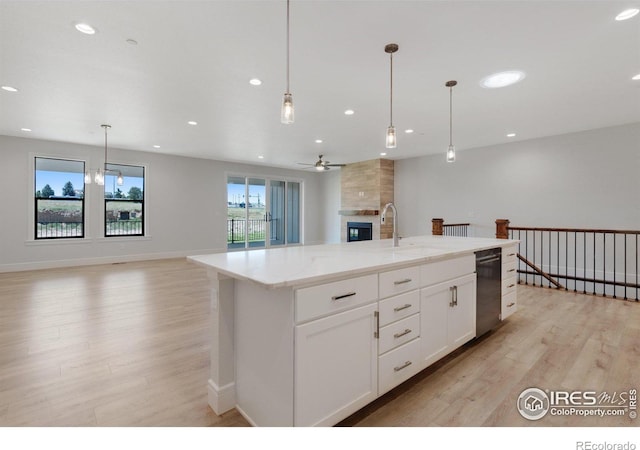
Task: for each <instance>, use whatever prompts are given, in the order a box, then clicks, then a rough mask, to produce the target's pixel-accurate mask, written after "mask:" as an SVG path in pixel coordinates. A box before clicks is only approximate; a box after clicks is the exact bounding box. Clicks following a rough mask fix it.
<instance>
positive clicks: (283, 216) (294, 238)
mask: <svg viewBox="0 0 640 450" xmlns="http://www.w3.org/2000/svg"><path fill="white" fill-rule="evenodd" d="M301 190H302V189H301V182H299V181H289V180H282V179H269V178H257V177H244V176H228V177H227V248H228V249H230V250H231V249H246V248H264V247H273V246H280V245H288V244H299V243H301V239H300V235H301V230H300V226H301V221H300V213H301V206H302V205H301Z"/></svg>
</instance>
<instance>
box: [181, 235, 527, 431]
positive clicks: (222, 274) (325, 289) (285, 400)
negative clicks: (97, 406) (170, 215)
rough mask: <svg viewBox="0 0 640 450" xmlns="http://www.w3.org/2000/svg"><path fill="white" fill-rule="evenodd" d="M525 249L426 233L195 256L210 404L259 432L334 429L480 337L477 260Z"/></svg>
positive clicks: (505, 298)
mask: <svg viewBox="0 0 640 450" xmlns="http://www.w3.org/2000/svg"><path fill="white" fill-rule="evenodd" d="M516 244H517V241H512V240H504V239H486V238H459V237H444V236H417V237H410V238H404V239H402V240H401V241H400V245H399V246H398V247H393V246H392V241H391V240H376V241H364V242H352V243H343V244H329V245H314V246H297V247H286V248H274V249H268V250H250V251H242V252H229V253H218V254H211V255H199V256H193V257H189V260H191V261H193V262H195V263H198V264H201V265H204V266H206V267H207V268H208V271H209V278H210V280H211V330H212V342H211V378H210V380H209V383H208V399H209V405H210V406H211V408H212V409H213V410H214V411H215V412H216V413H217V414H222V413H223V412H225V411H228V410H230V409H232V408H234V407H235V408H237V409H238V410H239V411H240V413H241V414H242V415H243V416H244V417H245V418H247V420H248V421H249V422H250V423H251V424H253V425H257V426H315V425H334V424H336V423H338V422H339V421H340V420H342V419H344V418H346V417H348V416H349V415H351V414H353V413H354V412H355V411H357V410H358V409H360V408H362V407H363V406H365V405H366V404H368V403H369V402H371V401H373V400H374V399H376V398H377V397H379V396H381V395H383V394H384V393H385V392H387V391H389V390H390V389H392V388H393V387H395V386H397V385H398V384H400V383H402V382H404V381H406V380H407V379H408V378H410V377H412V376H413V375H415V374H416V373H418V372H419V371H421V370H423V369H425V368H426V367H428V366H429V365H431V364H433V363H434V362H435V361H437V360H439V359H441V358H442V357H444V356H445V355H447V354H448V353H450V352H452V351H453V350H455V349H456V348H458V347H460V346H461V345H463V344H464V343H466V342H468V341H469V340H471V339H473V338H474V337H475V334H476V329H475V321H476V273H475V254H474V253H475V252H476V251H480V250H486V249H490V248H498V247H499V248H502V267H503V270H502V311H501V319H505V318H506V317H507V316H508V315H510V314H511V313H513V312H514V311H515V310H516V308H517V301H516V292H515V284H516V281H515V280H516V278H515V277H516V270H515V264H516V256H515V255H516V253H515V246H516Z"/></svg>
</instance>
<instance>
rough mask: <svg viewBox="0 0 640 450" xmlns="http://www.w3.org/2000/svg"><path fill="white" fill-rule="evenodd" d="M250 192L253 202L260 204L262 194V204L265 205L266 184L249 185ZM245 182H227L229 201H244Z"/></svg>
mask: <svg viewBox="0 0 640 450" xmlns="http://www.w3.org/2000/svg"><path fill="white" fill-rule="evenodd" d="M249 194H250V195H251V203H252V204H254V205H256V206H257V204H258V195H259V196H260V205H261V206H264V204H265V203H264V202H265V188H264V186H254V185H250V186H249ZM244 195H245V191H244V184H235V183H228V184H227V201H228V202H231V203H242V202H243V201H244Z"/></svg>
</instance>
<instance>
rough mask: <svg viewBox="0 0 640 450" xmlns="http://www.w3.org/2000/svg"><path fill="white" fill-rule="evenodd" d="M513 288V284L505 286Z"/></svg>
mask: <svg viewBox="0 0 640 450" xmlns="http://www.w3.org/2000/svg"><path fill="white" fill-rule="evenodd" d="M514 286H515V284H510V285H509V286H507V287H509V288H512V287H514Z"/></svg>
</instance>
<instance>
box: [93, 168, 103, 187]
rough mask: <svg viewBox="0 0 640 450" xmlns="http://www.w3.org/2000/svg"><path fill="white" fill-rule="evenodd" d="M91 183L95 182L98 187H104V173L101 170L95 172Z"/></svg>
mask: <svg viewBox="0 0 640 450" xmlns="http://www.w3.org/2000/svg"><path fill="white" fill-rule="evenodd" d="M93 181H95V183H96V184H97V185H98V186H104V172H103V171H102V169H98V170H96V175H95V177H94V178H93Z"/></svg>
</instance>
